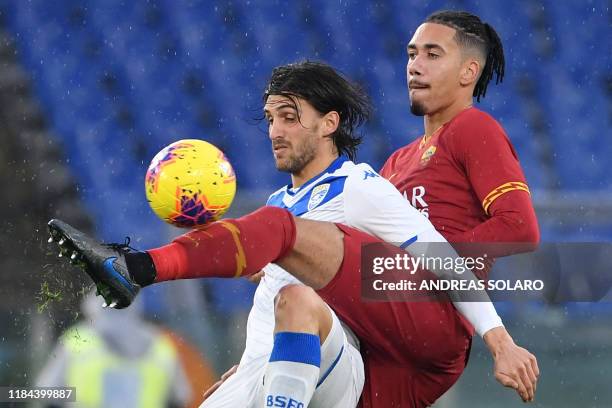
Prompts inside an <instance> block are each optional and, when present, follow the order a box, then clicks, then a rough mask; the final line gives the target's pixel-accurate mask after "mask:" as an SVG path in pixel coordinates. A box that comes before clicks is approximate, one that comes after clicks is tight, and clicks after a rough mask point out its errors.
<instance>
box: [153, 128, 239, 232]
mask: <svg viewBox="0 0 612 408" xmlns="http://www.w3.org/2000/svg"><path fill="white" fill-rule="evenodd" d="M145 190H146V194H147V201H148V202H149V204H150V205H151V208H152V209H153V211H154V212H155V214H157V216H158V217H159V218H161V219H162V220H164V221H166V222H168V223H170V224H172V225H175V226H177V227H183V228H190V227H194V226H197V225H204V224H207V223H210V222H213V221H216V220H218V219H219V218H220V217H221V216H222V215H223V214H224V213H225V212H226V211H227V210H228V209H229V207H230V205H231V204H232V200H233V199H234V195H235V194H236V176H235V174H234V170H233V168H232V165H231V164H230V162H229V161H228V160H227V158H226V157H225V155H224V154H223V152H222V151H221V150H219V149H218V148H216V147H215V146H213V145H212V144H210V143H208V142H205V141H203V140H197V139H185V140H179V141H177V142H174V143H172V144H170V145H168V146H166V147H164V148H163V149H162V150H161V151H160V152H159V153H157V154H156V155H155V157H154V158H153V160H152V161H151V165H150V166H149V169H148V170H147V176H146V178H145Z"/></svg>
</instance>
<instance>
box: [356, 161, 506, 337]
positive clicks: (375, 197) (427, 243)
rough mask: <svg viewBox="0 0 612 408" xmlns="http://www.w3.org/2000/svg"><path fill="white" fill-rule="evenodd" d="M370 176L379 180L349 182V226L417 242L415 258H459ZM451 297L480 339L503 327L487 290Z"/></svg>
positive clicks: (391, 189) (411, 209) (401, 199)
mask: <svg viewBox="0 0 612 408" xmlns="http://www.w3.org/2000/svg"><path fill="white" fill-rule="evenodd" d="M368 172H369V173H368V174H371V175H375V176H368V177H362V176H361V174H359V173H358V174H354V175H351V176H349V177H348V178H347V181H346V185H345V190H344V194H345V215H346V219H347V223H348V224H349V225H351V226H353V227H355V228H357V229H360V230H362V231H364V232H367V233H369V234H371V235H374V236H376V237H378V238H380V239H382V240H383V241H386V242H389V243H393V244H396V245H400V246H402V247H404V245H403V244H405V243H407V242H410V241H413V240H414V242H413V243H411V244H410V245H408V246H407V247H406V248H405V249H406V251H407V252H409V253H411V254H412V255H415V256H418V255H419V254H425V256H431V257H439V258H441V259H445V258H446V257H453V258H456V257H458V255H457V253H456V252H455V251H454V249H453V248H452V247H451V246H450V245H449V244H448V242H447V241H446V240H445V239H444V237H443V236H442V235H441V234H440V233H439V232H438V231H436V229H435V228H434V226H433V225H432V224H431V222H429V220H428V219H427V218H426V217H424V216H423V215H422V214H420V213H419V212H418V211H417V210H416V209H415V208H414V207H412V206H411V205H410V204H409V203H408V201H406V200H405V199H404V197H402V195H401V194H400V193H399V191H398V190H397V189H396V188H395V187H394V186H393V185H392V184H391V183H390V182H389V181H388V180H386V179H384V178H382V177H380V176H378V175H376V173H374V171H373V170H368ZM431 272H433V273H435V274H436V275H437V276H438V277H441V278H445V279H455V278H457V277H458V276H461V279H474V280H475V279H476V277H475V276H474V275H473V274H472V272H471V271H469V270H468V271H467V272H466V273H463V274H455V273H454V271H447V270H440V271H431ZM449 272H450V274H449ZM449 294H450V293H449ZM450 295H451V299H452V300H453V304H454V305H455V307H456V308H457V310H458V311H459V312H460V313H461V314H462V315H463V316H464V317H465V318H466V319H467V320H468V321H469V322H470V323H471V324H472V325H473V326H474V328H475V329H476V332H477V333H478V334H479V335H481V336H483V335H484V334H485V333H487V332H488V331H489V330H491V329H493V328H495V327H501V326H503V324H502V321H501V318H500V317H499V316H498V314H497V312H496V311H495V308H494V307H493V304H492V303H491V302H490V300H489V297H488V295H487V294H486V292H485V291H484V290H483V291H481V293H477V294H475V293H470V294H467V293H453V294H450ZM457 295H458V296H459V297H458V296H457ZM466 295H468V298H469V299H470V300H473V299H474V296H476V295H477V296H478V299H479V300H480V301H479V302H471V301H465V300H466V299H468V298H465V296H466ZM460 296H464V298H461V297H460Z"/></svg>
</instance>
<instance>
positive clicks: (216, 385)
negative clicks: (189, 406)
mask: <svg viewBox="0 0 612 408" xmlns="http://www.w3.org/2000/svg"><path fill="white" fill-rule="evenodd" d="M237 369H238V365H237V364H236V365H235V366H233V367H232V368H230V369H229V370H227V371H226V372H225V374H223V375H222V376H221V379H220V380H219V381H217V382H216V383H214V384H213V385H212V386H211V387H210V388H209V389H207V390H206V392H204V394H203V395H202V397H203V401H206V399H207V398H208V397H210V396H211V395H212V393H213V392H215V391H217V388H219V387H220V386H221V384H223V383H224V382H225V380H227V379H228V378H230V377H231V376H232V375H234V373H236V370H237Z"/></svg>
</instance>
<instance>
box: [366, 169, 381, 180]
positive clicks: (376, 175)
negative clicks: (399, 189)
mask: <svg viewBox="0 0 612 408" xmlns="http://www.w3.org/2000/svg"><path fill="white" fill-rule="evenodd" d="M368 177H372V178H376V177H378V174H376V173H375V172H373V171H372V170H364V172H363V179H364V180H365V179H367V178H368Z"/></svg>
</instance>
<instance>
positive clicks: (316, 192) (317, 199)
mask: <svg viewBox="0 0 612 408" xmlns="http://www.w3.org/2000/svg"><path fill="white" fill-rule="evenodd" d="M328 191H329V183H325V184H321V185H320V186H316V187H315V188H313V189H312V193H310V200H308V211H312V209H313V208H315V207H316V206H317V205H319V204H321V201H323V199H324V198H325V196H326V195H327V192H328Z"/></svg>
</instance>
